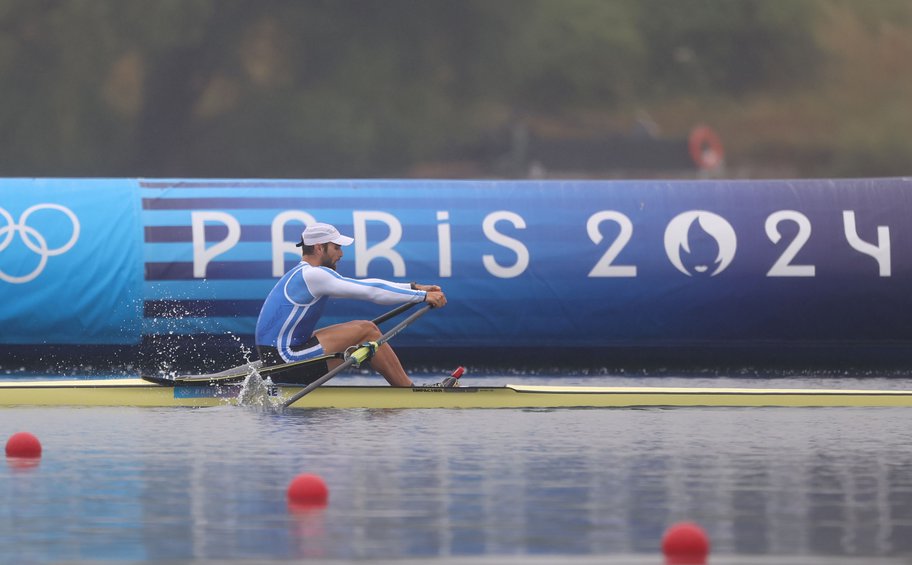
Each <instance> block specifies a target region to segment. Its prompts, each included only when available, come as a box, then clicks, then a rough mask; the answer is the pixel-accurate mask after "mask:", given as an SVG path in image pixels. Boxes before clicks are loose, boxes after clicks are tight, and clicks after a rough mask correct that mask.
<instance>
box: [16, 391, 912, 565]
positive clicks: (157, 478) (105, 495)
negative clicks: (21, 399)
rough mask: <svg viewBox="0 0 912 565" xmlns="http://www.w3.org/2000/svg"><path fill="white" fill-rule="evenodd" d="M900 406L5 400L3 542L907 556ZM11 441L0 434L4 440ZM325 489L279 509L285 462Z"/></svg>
mask: <svg viewBox="0 0 912 565" xmlns="http://www.w3.org/2000/svg"><path fill="white" fill-rule="evenodd" d="M908 422H909V411H908V409H894V408H877V409H865V408H833V409H799V408H789V409H769V408H760V409H757V408H751V409H722V408H716V409H689V408H688V409H675V410H669V409H646V410H585V409H584V410H553V411H547V410H544V411H542V410H538V411H528V410H487V411H486V410H463V411H453V410H401V411H395V410H319V411H302V410H301V411H287V412H284V413H271V412H264V411H258V410H254V409H245V408H235V407H219V408H211V409H201V410H189V409H135V408H110V409H108V408H91V409H79V408H12V409H4V410H2V411H0V436H2V437H3V438H5V437H8V436H9V435H11V434H12V433H13V432H15V431H18V430H28V431H31V432H32V433H34V434H36V435H37V436H38V437H39V438H40V439H41V440H42V443H43V444H44V456H43V458H42V461H41V463H40V465H38V466H37V467H35V468H32V469H24V470H22V469H15V468H14V467H12V466H11V465H5V466H3V467H2V469H0V499H2V501H3V505H2V510H0V554H2V555H4V556H8V558H10V559H12V561H11V562H23V561H55V560H65V559H66V560H76V559H137V560H143V559H148V560H171V559H173V560H177V559H225V558H234V559H240V558H254V559H285V558H301V557H326V558H368V557H373V558H378V557H427V556H447V555H481V554H485V555H516V554H542V553H547V554H626V553H644V552H648V553H655V552H657V551H658V547H659V540H660V538H661V535H662V533H663V532H664V530H665V528H666V527H667V526H668V525H669V524H671V523H672V522H675V521H679V520H694V521H697V522H699V523H701V524H702V525H703V526H704V527H705V528H706V530H707V532H708V533H709V535H710V538H711V540H712V544H713V552H714V553H717V554H718V553H728V554H773V555H794V554H814V555H862V556H884V555H892V556H895V555H910V554H912V535H910V534H912V427H910V426H909V425H908ZM0 439H2V438H0ZM301 472H310V473H317V474H320V475H321V476H323V477H324V479H325V480H326V482H327V484H328V486H329V488H330V501H329V506H328V507H327V508H326V509H325V510H323V511H310V512H292V511H289V509H288V508H287V506H286V501H285V489H286V487H287V485H288V483H289V481H290V480H291V479H292V478H293V477H294V476H295V475H296V474H298V473H301Z"/></svg>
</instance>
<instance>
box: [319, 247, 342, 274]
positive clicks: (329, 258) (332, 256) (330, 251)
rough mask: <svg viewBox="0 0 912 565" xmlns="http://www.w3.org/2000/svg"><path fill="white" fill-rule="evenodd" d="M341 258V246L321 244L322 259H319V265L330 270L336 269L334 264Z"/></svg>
mask: <svg viewBox="0 0 912 565" xmlns="http://www.w3.org/2000/svg"><path fill="white" fill-rule="evenodd" d="M341 258H342V246H341V245H339V244H338V243H325V244H323V257H321V258H320V265H322V266H324V267H328V268H330V269H333V270H335V269H336V263H338V262H339V259H341Z"/></svg>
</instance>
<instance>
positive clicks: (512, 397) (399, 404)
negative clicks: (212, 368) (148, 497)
mask: <svg viewBox="0 0 912 565" xmlns="http://www.w3.org/2000/svg"><path fill="white" fill-rule="evenodd" d="M242 386H243V385H241V384H229V385H217V386H210V385H208V384H199V385H193V386H176V387H175V386H162V385H160V384H155V383H152V382H148V381H146V380H143V379H140V378H120V379H95V380H89V379H79V380H39V381H25V380H10V381H3V382H0V406H23V405H25V406H161V407H169V406H186V407H197V408H201V407H207V406H220V405H229V404H238V403H239V401H238V398H239V394H240V392H241V390H242ZM264 388H265V396H266V400H267V401H268V402H269V403H270V404H272V405H275V406H281V405H282V403H283V402H285V401H286V400H287V399H289V398H292V397H293V396H294V395H295V394H297V393H298V392H300V391H301V390H302V387H301V386H292V385H270V386H267V387H264ZM662 406H669V407H686V406H733V407H739V406H744V407H750V406H758V407H759V406H828V407H838V406H905V407H912V391H909V390H841V389H782V388H777V389H773V388H769V389H767V388H687V387H680V388H669V387H583V386H531V385H510V384H508V385H504V386H465V387H457V388H439V387H415V388H394V387H390V386H348V385H345V386H335V385H327V386H323V387H320V388H318V389H316V390H314V391H313V392H312V393H310V394H308V395H306V396H304V397H301V398H300V399H299V400H297V401H296V402H295V403H294V404H292V407H293V408H572V407H589V408H631V407H662Z"/></svg>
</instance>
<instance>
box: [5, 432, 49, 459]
mask: <svg viewBox="0 0 912 565" xmlns="http://www.w3.org/2000/svg"><path fill="white" fill-rule="evenodd" d="M6 456H7V457H24V458H29V459H37V458H39V457H41V442H40V441H38V438H36V437H35V436H33V435H32V434H30V433H28V432H16V433H14V434H13V435H12V436H10V438H9V440H7V442H6Z"/></svg>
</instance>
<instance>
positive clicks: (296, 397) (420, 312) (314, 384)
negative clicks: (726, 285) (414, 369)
mask: <svg viewBox="0 0 912 565" xmlns="http://www.w3.org/2000/svg"><path fill="white" fill-rule="evenodd" d="M430 309H431V305H430V304H428V305H427V306H425V307H424V308H422V309H421V310H418V311H417V312H415V313H414V314H412V315H411V316H409V317H408V318H406V319H404V320H402V321H401V322H399V323H398V324H397V325H396V326H395V327H393V328H391V329H390V330H389V331H388V332H386V333H385V334H383V335H382V336H380V339H378V340H377V341H376V342H374V343H376V347H377V348H379V347H380V346H381V345H383V344H384V343H386V342H387V341H389V340H391V339H393V338H394V337H395V336H396V335H398V334H399V332H401V331H402V330H404V329H405V328H407V327H408V326H409V324H411V323H412V322H414V321H415V320H417V319H418V318H420V317H421V316H424V315H425V314H426V313H427V311H428V310H430ZM369 349H370V346H368V345H365V346H362V347H359V348H358V349H357V350H356V351H355V352H354V353H352V354H351V355H350V356H349V357H348V359H346V360H345V361H343V362H342V364H341V365H339V366H338V367H336V368H335V369H333V370H331V371H330V372H328V373H326V374H325V375H323V376H322V377H320V378H319V379H317V380H315V381H314V382H312V383H310V384H309V385H307V386H306V387H304V388H303V389H301V390H300V391H298V393H297V394H295V395H294V396H292V397H291V398H289V399H288V400H286V401H285V402H283V403H282V407H283V408H288V407H289V406H291V405H292V404H294V403H295V402H297V401H298V400H300V399H301V397H303V396H305V395H307V394H310V393H311V392H312V391H314V390H315V389H317V388H319V387H320V385H322V384H323V383H325V382H326V381H328V380H329V379H331V378H333V377H335V376H336V375H338V374H339V373H341V372H342V371H344V370H345V369H347V368H349V367H351V366H352V365H353V364H354V363H355V361H358V362H359V363H360V361H359V359H360V360H362V361H363V360H365V355H364V352H363V351H362V350H369ZM359 352H360V354H359Z"/></svg>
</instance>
